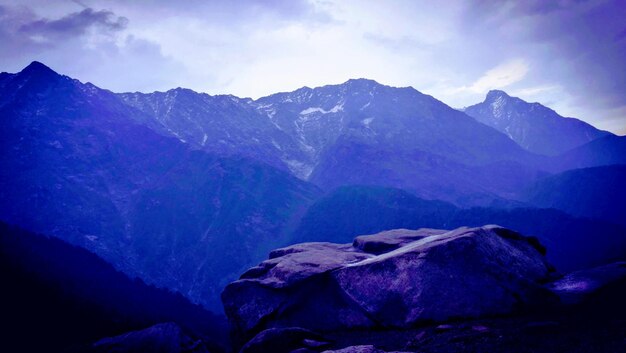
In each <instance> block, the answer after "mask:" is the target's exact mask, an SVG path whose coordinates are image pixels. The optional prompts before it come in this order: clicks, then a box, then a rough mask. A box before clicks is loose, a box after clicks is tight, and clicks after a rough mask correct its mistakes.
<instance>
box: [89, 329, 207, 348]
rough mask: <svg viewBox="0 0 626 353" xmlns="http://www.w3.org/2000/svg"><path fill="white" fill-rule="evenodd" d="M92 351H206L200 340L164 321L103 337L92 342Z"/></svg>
mask: <svg viewBox="0 0 626 353" xmlns="http://www.w3.org/2000/svg"><path fill="white" fill-rule="evenodd" d="M92 351H93V352H94V353H112V352H115V353H126V352H127V353H132V352H152V353H208V351H207V349H206V348H205V346H204V344H203V343H202V341H200V340H196V339H193V338H191V337H189V336H187V335H186V334H185V333H184V332H183V330H182V329H181V328H180V327H179V326H178V325H176V324H174V323H164V324H158V325H154V326H152V327H148V328H146V329H144V330H139V331H133V332H128V333H125V334H123V335H119V336H115V337H109V338H103V339H101V340H99V341H98V342H96V343H94V344H93V347H92Z"/></svg>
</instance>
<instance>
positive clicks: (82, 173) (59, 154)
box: [0, 63, 317, 310]
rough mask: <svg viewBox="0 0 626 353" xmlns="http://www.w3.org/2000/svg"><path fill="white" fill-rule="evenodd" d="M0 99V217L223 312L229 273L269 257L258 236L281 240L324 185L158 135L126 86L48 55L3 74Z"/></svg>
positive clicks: (268, 240)
mask: <svg viewBox="0 0 626 353" xmlns="http://www.w3.org/2000/svg"><path fill="white" fill-rule="evenodd" d="M0 97H1V98H0V116H1V117H2V119H3V123H2V124H1V125H0V147H1V149H0V151H1V152H0V219H2V220H4V221H6V222H9V223H12V224H16V225H19V226H22V227H25V228H26V229H28V230H32V231H37V232H41V233H44V234H50V235H54V236H57V237H60V238H63V239H65V240H68V241H70V242H72V243H73V244H77V245H80V246H83V247H86V248H88V249H91V250H92V251H94V252H96V253H97V254H99V255H101V256H102V257H104V258H105V259H107V260H108V261H110V262H111V263H114V264H115V265H116V266H117V267H118V268H120V269H122V270H124V271H125V272H126V273H128V274H130V275H132V276H140V277H141V278H143V279H144V280H146V281H147V282H149V283H153V284H156V285H159V286H165V287H168V288H171V289H174V290H177V291H179V292H181V293H183V294H184V295H186V296H187V297H189V298H191V299H192V300H194V301H195V302H201V303H203V304H205V305H207V306H210V307H212V308H215V309H216V310H219V309H220V305H219V299H218V296H219V291H220V285H221V283H226V282H227V281H229V280H230V279H232V278H234V276H236V274H237V273H239V272H240V271H241V269H242V268H245V267H246V266H249V265H250V264H251V263H254V262H256V261H258V259H259V258H261V257H259V256H260V255H257V254H258V252H259V251H263V248H257V243H258V242H260V241H262V242H263V244H267V246H268V247H269V246H272V244H274V246H275V245H276V244H277V243H281V241H284V239H283V238H281V237H283V235H282V234H283V229H284V228H286V227H287V226H288V225H289V223H290V222H291V218H292V217H293V216H296V215H297V212H299V209H300V208H303V207H305V206H306V204H308V202H310V200H311V199H313V198H314V197H315V195H316V194H317V189H316V188H315V187H313V186H311V185H309V184H306V183H304V182H302V181H300V180H298V179H297V178H295V177H292V176H290V175H288V174H286V173H284V172H280V171H278V170H276V169H274V168H272V167H269V166H267V165H265V164H260V163H257V162H253V161H250V160H246V159H242V158H240V157H237V158H235V159H230V158H222V157H218V156H216V155H211V154H207V153H205V152H201V151H194V150H192V149H190V148H189V147H188V146H187V145H185V144H183V143H182V142H180V141H178V139H176V138H171V137H164V136H162V135H160V134H157V133H156V132H154V131H153V130H152V129H151V128H149V127H148V126H150V124H151V120H150V119H151V118H150V117H148V116H147V115H145V114H144V113H142V112H140V111H138V110H137V109H135V108H133V107H130V106H128V105H127V104H126V103H125V102H123V101H122V100H121V99H120V98H119V97H118V96H116V95H114V94H112V93H111V92H108V91H105V90H101V89H99V88H97V87H95V86H93V85H90V84H82V83H80V82H78V81H76V80H72V79H70V78H68V77H66V76H61V75H58V74H56V73H55V72H54V71H52V70H50V69H49V68H47V67H45V66H44V65H43V64H40V63H33V64H31V65H29V66H28V67H27V68H25V69H24V70H23V71H22V72H20V73H17V74H10V75H8V76H6V78H5V79H3V81H2V89H1V92H0ZM225 254H229V257H228V261H225V260H224V258H225V257H224V256H225Z"/></svg>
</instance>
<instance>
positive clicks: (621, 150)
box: [549, 135, 626, 171]
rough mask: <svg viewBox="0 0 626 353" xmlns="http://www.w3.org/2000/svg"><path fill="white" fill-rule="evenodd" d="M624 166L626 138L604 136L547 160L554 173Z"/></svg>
mask: <svg viewBox="0 0 626 353" xmlns="http://www.w3.org/2000/svg"><path fill="white" fill-rule="evenodd" d="M614 164H626V136H614V135H611V136H606V137H602V138H599V139H597V140H593V141H591V142H589V143H586V144H584V145H582V146H579V147H576V148H573V149H571V150H569V151H566V152H564V153H563V154H561V155H559V156H556V157H553V158H552V159H550V160H549V165H550V166H551V169H552V170H554V171H565V170H569V169H577V168H588V167H599V166H603V165H614Z"/></svg>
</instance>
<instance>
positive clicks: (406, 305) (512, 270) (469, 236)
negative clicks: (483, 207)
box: [222, 226, 556, 342]
mask: <svg viewBox="0 0 626 353" xmlns="http://www.w3.org/2000/svg"><path fill="white" fill-rule="evenodd" d="M544 254H545V249H544V248H543V247H541V245H540V244H539V243H538V242H537V241H536V239H534V238H529V237H525V236H522V235H520V234H518V233H516V232H513V231H511V230H508V229H505V228H502V227H498V226H485V227H479V228H466V227H463V228H459V229H456V230H453V231H441V230H432V229H424V230H418V231H410V230H393V231H387V232H382V233H379V234H376V235H371V236H361V237H357V239H356V240H355V242H354V244H352V245H350V244H343V245H340V244H331V243H304V244H297V245H293V246H290V247H287V248H283V249H278V250H275V251H273V252H272V253H271V254H270V259H268V260H266V261H264V262H262V263H261V264H260V265H258V266H256V267H254V268H252V269H250V270H249V271H247V272H246V273H244V274H243V275H242V276H241V279H240V280H238V281H235V282H233V283H231V284H229V285H228V286H227V287H226V288H225V289H224V292H223V293H222V301H223V303H224V308H225V312H226V315H227V316H228V317H229V320H230V321H231V324H232V327H233V329H234V333H235V337H236V339H238V340H240V341H242V342H245V341H247V340H249V339H250V338H251V337H252V336H254V334H256V333H258V332H260V331H262V330H264V329H268V328H272V327H302V328H306V329H309V330H314V331H318V332H324V331H337V330H344V329H354V328H372V327H398V328H404V327H410V326H412V325H414V324H416V323H420V322H431V321H446V320H449V319H453V318H472V317H482V316H489V315H499V314H507V313H511V312H513V311H516V310H517V309H520V308H523V307H528V306H535V305H539V304H543V303H546V302H552V301H553V300H556V299H555V297H556V296H555V295H554V294H553V293H552V292H550V291H549V290H547V289H546V288H545V287H544V286H543V285H542V283H544V282H545V281H547V280H549V279H550V278H551V277H552V276H553V272H554V270H553V268H552V266H550V265H549V264H548V263H547V262H546V260H545V258H544Z"/></svg>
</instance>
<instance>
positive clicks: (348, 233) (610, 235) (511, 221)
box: [292, 186, 626, 272]
mask: <svg viewBox="0 0 626 353" xmlns="http://www.w3.org/2000/svg"><path fill="white" fill-rule="evenodd" d="M484 224H498V225H500V226H503V227H507V228H510V229H516V230H518V231H520V232H522V233H524V234H529V235H533V236H536V237H538V238H539V240H540V241H541V243H542V244H543V245H545V246H546V248H547V251H548V259H549V260H550V261H551V262H552V263H554V265H555V266H556V267H557V268H558V269H559V270H561V271H566V272H567V271H571V270H576V269H581V268H587V267H591V266H596V265H601V264H605V263H609V262H611V261H615V260H624V259H626V227H624V226H619V225H617V224H613V223H610V222H606V221H601V220H592V219H587V218H578V217H575V216H571V215H568V214H566V213H564V212H562V211H558V210H555V209H536V208H531V207H528V206H526V207H513V208H508V209H503V208H490V207H473V208H457V207H455V206H454V205H452V204H448V203H445V202H441V201H429V200H424V199H420V198H418V197H416V196H415V195H412V194H410V193H407V192H405V191H402V190H398V189H393V188H380V187H366V186H352V187H343V188H339V189H337V190H335V191H334V192H332V193H330V194H328V195H326V196H324V197H322V198H320V199H319V200H318V201H316V202H315V203H314V204H313V205H312V206H311V207H310V208H309V210H308V211H307V213H306V214H305V215H304V217H303V218H302V221H301V223H300V225H299V227H298V228H297V229H296V230H295V231H294V235H293V238H292V239H293V241H292V242H293V243H299V242H305V241H327V242H337V243H349V242H351V241H352V239H353V238H354V237H355V236H357V235H362V234H374V233H378V232H381V231H383V230H387V229H396V228H407V229H419V228H435V229H452V228H457V227H461V226H468V227H475V226H480V225H484Z"/></svg>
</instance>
